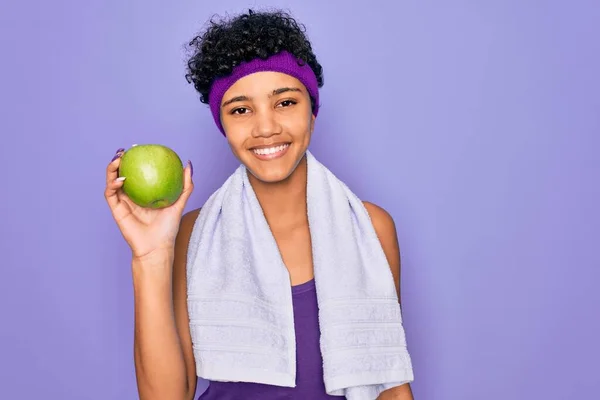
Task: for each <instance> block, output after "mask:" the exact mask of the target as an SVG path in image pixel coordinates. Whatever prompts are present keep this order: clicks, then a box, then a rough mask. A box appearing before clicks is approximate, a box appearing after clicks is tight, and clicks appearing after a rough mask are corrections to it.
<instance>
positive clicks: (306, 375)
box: [198, 279, 345, 400]
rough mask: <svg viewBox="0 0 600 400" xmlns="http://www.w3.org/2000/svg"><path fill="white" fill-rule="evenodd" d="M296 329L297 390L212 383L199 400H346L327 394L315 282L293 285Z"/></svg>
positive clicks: (251, 384)
mask: <svg viewBox="0 0 600 400" xmlns="http://www.w3.org/2000/svg"><path fill="white" fill-rule="evenodd" d="M292 299H293V304H294V325H295V330H296V387H294V388H290V387H280V386H271V385H264V384H259V383H247V382H211V383H210V385H209V386H208V388H207V389H206V391H205V392H204V393H202V394H201V395H200V397H198V400H307V399H311V400H325V399H336V400H341V399H345V397H344V396H330V395H328V394H327V393H325V383H324V382H323V364H322V363H323V360H322V358H321V349H320V347H319V339H320V336H321V335H320V329H319V314H318V306H317V292H316V290H315V281H314V279H313V280H310V281H308V282H306V283H303V284H301V285H297V286H292Z"/></svg>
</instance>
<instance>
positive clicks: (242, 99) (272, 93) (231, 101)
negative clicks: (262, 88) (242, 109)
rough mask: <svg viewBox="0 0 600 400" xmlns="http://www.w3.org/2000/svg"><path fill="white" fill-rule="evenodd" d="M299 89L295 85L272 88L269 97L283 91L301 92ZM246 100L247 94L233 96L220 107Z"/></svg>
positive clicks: (248, 98) (247, 98)
mask: <svg viewBox="0 0 600 400" xmlns="http://www.w3.org/2000/svg"><path fill="white" fill-rule="evenodd" d="M301 91H302V90H300V89H299V88H297V87H282V88H279V89H275V90H273V92H271V94H270V95H269V97H271V96H277V95H279V94H282V93H285V92H301ZM248 100H250V97H248V96H235V97H233V98H231V99H229V100H227V101H226V102H224V103H223V105H222V106H221V107H226V106H228V105H229V104H231V103H235V102H239V101H248Z"/></svg>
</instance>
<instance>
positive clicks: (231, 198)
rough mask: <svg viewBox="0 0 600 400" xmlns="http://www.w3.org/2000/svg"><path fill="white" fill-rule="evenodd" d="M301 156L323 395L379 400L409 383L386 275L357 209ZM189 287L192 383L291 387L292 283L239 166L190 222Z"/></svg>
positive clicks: (337, 184)
mask: <svg viewBox="0 0 600 400" xmlns="http://www.w3.org/2000/svg"><path fill="white" fill-rule="evenodd" d="M306 157H307V162H308V164H307V169H308V173H307V208H308V222H309V227H310V233H311V241H312V250H313V266H314V275H315V284H316V292H317V301H318V305H319V324H320V329H321V339H320V345H321V353H322V356H323V372H324V377H323V378H324V381H325V388H326V391H327V393H328V394H330V395H344V396H346V398H347V399H349V400H374V399H376V398H377V396H378V395H379V393H381V392H382V391H384V390H386V389H388V388H391V387H394V386H398V385H401V384H404V383H407V382H411V381H412V380H413V370H412V364H411V359H410V356H409V353H408V351H407V346H406V339H405V333H404V328H403V326H402V317H401V312H400V305H399V302H398V296H397V293H396V289H395V285H394V281H393V277H392V274H391V271H390V268H389V265H388V262H387V259H386V257H385V254H384V252H383V249H382V247H381V244H380V243H379V240H378V239H377V235H376V232H375V229H374V228H373V225H372V223H371V220H370V218H369V215H368V213H367V211H366V209H365V207H364V205H363V203H362V201H360V200H359V199H358V197H357V196H356V195H354V194H353V193H352V192H351V191H350V189H349V188H348V187H347V186H346V185H345V184H344V183H343V182H341V181H340V180H339V179H338V178H337V177H335V176H334V175H333V173H332V172H331V171H329V170H328V169H327V168H326V167H325V166H323V165H322V164H321V163H320V162H318V161H317V160H316V159H315V158H314V156H313V155H312V154H311V153H310V152H308V151H307V153H306ZM187 280H188V310H189V316H190V330H191V336H192V341H193V347H194V355H195V359H196V370H197V375H198V376H199V377H202V378H205V379H208V380H213V381H243V382H256V383H264V384H270V385H278V386H287V387H294V386H295V376H296V348H295V331H294V316H293V308H292V293H291V283H290V278H289V274H288V271H287V269H286V267H285V265H284V263H283V260H282V258H281V254H280V252H279V250H278V247H277V244H276V242H275V239H274V237H273V235H272V232H271V230H270V228H269V226H268V224H267V221H266V219H265V217H264V214H263V212H262V208H261V206H260V204H259V202H258V200H257V198H256V195H255V193H254V190H253V189H252V186H251V185H250V182H249V180H248V175H247V170H246V168H245V167H244V166H243V165H240V167H239V168H238V169H237V170H236V171H235V172H234V173H233V174H232V175H231V176H230V177H229V178H228V179H227V180H226V181H225V183H224V184H223V186H222V187H221V188H219V189H218V190H217V191H216V192H215V193H213V194H212V195H211V196H210V198H209V199H208V200H207V202H206V204H205V205H204V207H203V208H202V210H201V212H200V214H199V216H198V218H197V220H196V223H195V225H194V230H193V232H192V235H191V238H190V243H189V252H188V260H187Z"/></svg>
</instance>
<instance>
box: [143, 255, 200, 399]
mask: <svg viewBox="0 0 600 400" xmlns="http://www.w3.org/2000/svg"><path fill="white" fill-rule="evenodd" d="M172 271H173V254H172V253H171V252H168V251H167V252H164V253H161V254H156V255H153V256H151V257H146V258H145V259H143V260H138V259H134V260H133V261H132V273H133V286H134V301H135V337H134V360H135V370H136V378H137V385H138V391H139V395H140V399H141V400H163V399H173V400H187V399H190V398H192V396H193V394H189V393H188V392H189V387H188V386H189V385H188V382H187V374H186V367H185V361H184V357H183V352H182V348H181V344H180V340H179V336H178V334H177V328H176V324H175V317H174V311H173V290H172V281H173V278H172Z"/></svg>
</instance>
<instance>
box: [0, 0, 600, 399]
mask: <svg viewBox="0 0 600 400" xmlns="http://www.w3.org/2000/svg"><path fill="white" fill-rule="evenodd" d="M435 3H437V4H434V2H417V1H410V2H408V1H399V2H398V1H391V0H389V1H379V2H373V1H369V2H365V1H361V2H357V3H355V4H354V5H350V3H348V1H339V0H336V1H332V0H329V1H321V0H296V1H287V2H279V3H278V4H276V5H277V6H284V7H289V8H290V9H291V10H292V11H293V13H294V14H295V15H296V16H297V17H299V19H300V20H301V21H302V22H304V23H305V25H306V26H307V28H308V30H309V34H310V37H311V38H312V39H313V40H314V47H315V49H316V51H317V54H318V56H319V58H320V60H321V62H322V64H323V65H324V68H325V81H326V84H325V87H324V89H323V92H322V93H323V95H322V96H323V108H322V110H321V113H320V114H319V118H318V124H317V129H316V134H315V137H314V141H313V144H312V147H311V149H312V151H313V152H314V154H315V155H316V156H317V157H318V158H319V159H321V160H322V161H323V162H325V163H326V164H327V165H328V166H329V167H330V169H331V170H332V171H334V173H336V174H338V176H339V177H340V178H341V179H343V180H344V181H346V182H347V183H348V184H349V185H350V186H351V187H352V188H353V189H354V190H355V191H356V193H357V194H359V196H361V197H362V198H363V199H365V200H369V201H372V202H375V203H377V204H379V205H381V206H383V207H384V208H386V209H387V210H388V211H389V212H390V213H391V214H392V215H393V217H394V218H395V220H396V223H397V226H398V235H399V240H400V245H401V249H402V250H401V251H402V260H403V270H402V272H403V274H402V296H403V307H404V317H405V326H406V330H407V335H408V340H409V346H410V349H411V354H412V356H413V359H414V367H415V374H416V382H415V383H414V386H413V387H414V391H415V393H416V398H417V399H418V400H504V399H511V400H517V399H523V400H531V399H544V400H565V399H569V400H570V399H577V400H586V399H595V398H598V397H597V396H598V393H599V392H600V377H599V376H600V367H599V360H600V346H599V344H598V343H599V340H600V321H599V319H600V311H598V309H599V306H600V294H599V293H600V291H599V290H598V289H597V286H598V282H599V280H600V272H599V270H600V255H599V252H598V248H599V247H600V246H599V245H600V232H599V231H600V212H599V211H598V207H599V206H600V189H599V186H600V185H599V182H600V179H599V175H600V167H599V162H598V161H599V160H598V152H599V146H600V139H599V135H600V133H599V128H600V79H599V77H598V74H599V72H600V44H599V43H600V40H599V38H600V24H599V22H598V21H600V7H599V6H598V3H597V2H595V1H591V0H590V1H570V2H558V1H523V0H521V1H517V0H513V1H507V0H497V1H485V2H476V1H455V2H452V4H449V2H442V1H439V2H435ZM217 4H219V2H218V1H211V2H210V3H209V2H206V1H203V2H201V1H189V0H188V1H176V2H170V1H169V2H168V1H158V0H144V1H141V0H129V1H123V0H118V1H117V0H104V1H99V0H94V1H89V0H88V1H80V0H70V1H66V0H61V1H20V2H17V1H12V2H2V5H0V44H1V46H0V48H1V49H2V50H1V53H0V54H1V55H2V60H1V63H0V68H1V73H0V96H1V104H0V106H1V107H0V110H1V111H0V113H1V118H0V133H1V134H2V145H1V146H0V156H1V157H0V160H1V162H2V172H3V177H2V181H1V186H0V187H1V188H2V195H1V196H0V199H1V200H0V203H1V208H0V213H1V215H0V217H1V218H0V226H1V227H0V229H1V231H0V232H1V234H2V240H1V241H0V246H1V247H0V250H1V254H2V258H1V260H2V261H1V268H2V270H1V271H2V274H1V276H0V296H1V297H0V307H1V308H0V311H1V314H0V316H1V325H0V335H1V337H0V339H1V340H0V398H2V399H7V400H8V399H10V400H13V399H15V400H16V399H34V398H44V399H61V400H63V399H77V400H83V399H86V400H106V399H124V400H125V399H134V398H137V392H136V386H135V375H134V369H133V361H132V326H133V325H132V323H133V315H132V310H133V304H132V285H131V275H130V268H129V253H128V249H127V247H126V245H125V243H124V241H123V240H122V238H121V236H120V234H119V232H118V230H117V228H116V226H115V224H114V222H113V220H112V219H111V216H110V214H109V210H108V207H107V206H106V204H105V202H104V198H103V189H104V168H105V166H106V164H107V163H108V162H109V160H110V159H111V157H112V155H113V153H114V152H115V150H116V149H117V148H118V147H121V146H125V147H128V146H129V145H131V144H134V143H147V142H159V143H163V144H167V145H169V146H171V147H173V148H174V149H175V150H176V151H178V152H179V153H180V155H181V157H182V158H183V159H184V160H185V159H188V158H190V159H192V160H193V162H194V166H195V171H196V173H195V182H196V191H195V193H194V195H193V197H192V198H191V200H190V203H189V208H192V207H193V208H196V207H198V206H201V205H202V203H203V201H204V200H206V198H207V196H208V195H209V194H210V193H211V192H212V191H213V190H215V189H216V188H217V187H218V186H219V185H220V184H221V183H222V182H223V181H224V179H225V178H226V177H227V176H228V175H229V174H230V173H231V172H232V171H233V169H234V167H235V166H236V165H237V164H236V161H235V160H234V158H233V156H232V155H231V153H230V151H229V149H228V146H227V144H226V142H225V140H224V139H223V138H222V136H221V135H220V134H219V133H218V131H217V129H216V127H215V126H214V123H213V122H212V120H211V117H210V114H209V111H208V108H207V107H206V106H204V105H202V104H200V102H199V101H198V97H197V94H196V93H195V92H194V91H193V88H192V86H191V85H188V84H187V82H186V81H185V79H184V76H183V74H184V57H183V53H182V48H183V45H184V44H185V43H186V41H187V40H188V39H190V38H191V37H192V35H193V33H195V32H196V31H197V30H198V29H199V28H201V26H202V24H203V23H204V21H205V20H206V19H207V18H209V17H210V16H211V15H212V14H213V13H223V12H225V11H230V12H235V11H237V10H240V9H241V8H245V7H248V6H255V5H259V6H260V5H265V4H266V3H256V2H247V1H225V2H223V3H222V4H221V5H220V6H218V5H217ZM271 4H275V3H271ZM267 5H269V4H267ZM202 387H204V386H203V385H201V388H202Z"/></svg>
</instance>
